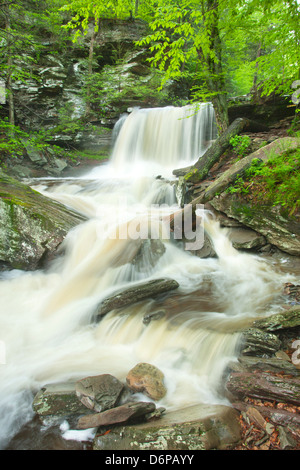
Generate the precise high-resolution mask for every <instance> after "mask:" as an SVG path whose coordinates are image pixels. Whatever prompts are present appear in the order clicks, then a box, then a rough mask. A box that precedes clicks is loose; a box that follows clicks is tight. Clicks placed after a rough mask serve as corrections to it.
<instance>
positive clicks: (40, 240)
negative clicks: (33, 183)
mask: <svg viewBox="0 0 300 470" xmlns="http://www.w3.org/2000/svg"><path fill="white" fill-rule="evenodd" d="M0 185H1V189H0V221H1V222H0V265H1V264H2V265H3V266H6V267H9V268H14V269H23V270H33V269H37V268H40V267H42V264H43V262H45V261H46V260H48V259H50V258H51V256H52V255H53V254H54V253H55V252H56V250H57V248H58V247H59V245H60V244H61V242H62V241H63V240H64V238H65V236H66V235H67V233H68V232H69V231H70V230H71V229H72V228H74V227H75V226H76V225H78V224H80V223H82V222H83V221H85V220H86V219H85V217H83V216H82V215H81V214H78V213H77V212H75V211H73V210H71V209H68V208H67V207H66V206H64V205H63V204H61V203H59V202H57V201H54V200H52V199H50V198H47V197H45V196H43V195H42V194H40V193H38V192H37V191H34V190H33V189H31V188H30V187H29V186H27V185H25V184H23V183H21V182H19V181H17V180H15V179H14V178H11V177H10V176H7V175H5V174H4V173H2V172H0Z"/></svg>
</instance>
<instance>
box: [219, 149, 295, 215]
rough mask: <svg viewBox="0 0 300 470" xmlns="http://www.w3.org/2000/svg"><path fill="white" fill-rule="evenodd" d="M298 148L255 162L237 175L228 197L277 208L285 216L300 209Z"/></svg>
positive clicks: (293, 213) (255, 160) (229, 189)
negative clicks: (233, 194)
mask: <svg viewBox="0 0 300 470" xmlns="http://www.w3.org/2000/svg"><path fill="white" fill-rule="evenodd" d="M299 170H300V148H298V149H296V150H289V151H286V152H284V153H283V154H282V155H274V156H271V157H270V159H269V160H268V161H267V162H265V163H264V162H262V161H261V160H259V159H254V160H253V162H252V165H251V166H250V168H248V169H247V170H245V172H244V173H243V174H242V175H239V176H238V178H237V179H236V180H235V183H233V184H232V185H231V186H229V188H228V189H227V192H229V193H239V194H242V195H243V196H245V197H246V199H249V200H251V201H252V202H253V203H254V204H268V205H272V206H280V208H281V210H282V211H283V212H284V213H285V214H286V215H288V216H292V215H296V214H297V213H298V212H299V209H300V171H299Z"/></svg>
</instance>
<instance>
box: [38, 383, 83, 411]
mask: <svg viewBox="0 0 300 470" xmlns="http://www.w3.org/2000/svg"><path fill="white" fill-rule="evenodd" d="M32 406H33V410H34V411H35V412H36V413H37V414H38V415H39V416H41V417H45V416H67V415H73V414H75V415H80V414H83V413H87V412H88V411H89V410H88V409H87V408H86V406H84V405H83V404H82V403H81V402H80V400H79V399H78V397H77V395H76V391H75V383H71V382H70V383H69V382H66V383H64V382H63V383H56V384H49V385H45V386H44V387H43V388H42V389H41V390H40V391H39V392H38V393H37V394H36V395H35V397H34V400H33V405H32Z"/></svg>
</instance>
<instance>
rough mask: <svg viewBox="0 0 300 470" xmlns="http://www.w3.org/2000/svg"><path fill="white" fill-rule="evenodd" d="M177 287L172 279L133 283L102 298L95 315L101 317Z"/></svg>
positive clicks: (176, 283)
mask: <svg viewBox="0 0 300 470" xmlns="http://www.w3.org/2000/svg"><path fill="white" fill-rule="evenodd" d="M178 287H179V284H178V282H177V281H175V280H173V279H153V280H150V281H148V282H143V283H139V284H135V285H134V286H133V287H129V288H127V289H124V290H121V291H119V292H117V293H115V294H113V295H112V296H110V297H108V298H107V299H104V300H103V302H101V304H100V306H99V308H98V311H97V316H98V317H101V316H103V315H105V314H106V313H108V312H110V311H111V310H115V309H117V308H121V307H126V306H128V305H131V304H133V303H135V302H139V301H140V300H144V299H147V298H152V297H155V296H157V295H159V294H163V293H165V292H168V291H171V290H174V289H177V288H178Z"/></svg>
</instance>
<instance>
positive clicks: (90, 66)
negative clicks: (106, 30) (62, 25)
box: [85, 25, 98, 116]
mask: <svg viewBox="0 0 300 470" xmlns="http://www.w3.org/2000/svg"><path fill="white" fill-rule="evenodd" d="M97 34H98V30H97V31H96V25H94V31H93V33H92V37H91V42H90V48H89V59H88V80H90V79H91V76H92V73H93V59H94V45H95V39H96V37H97ZM90 98H91V87H90V84H89V85H88V87H87V102H86V109H85V115H86V116H88V115H89V114H90V113H91V102H90Z"/></svg>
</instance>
